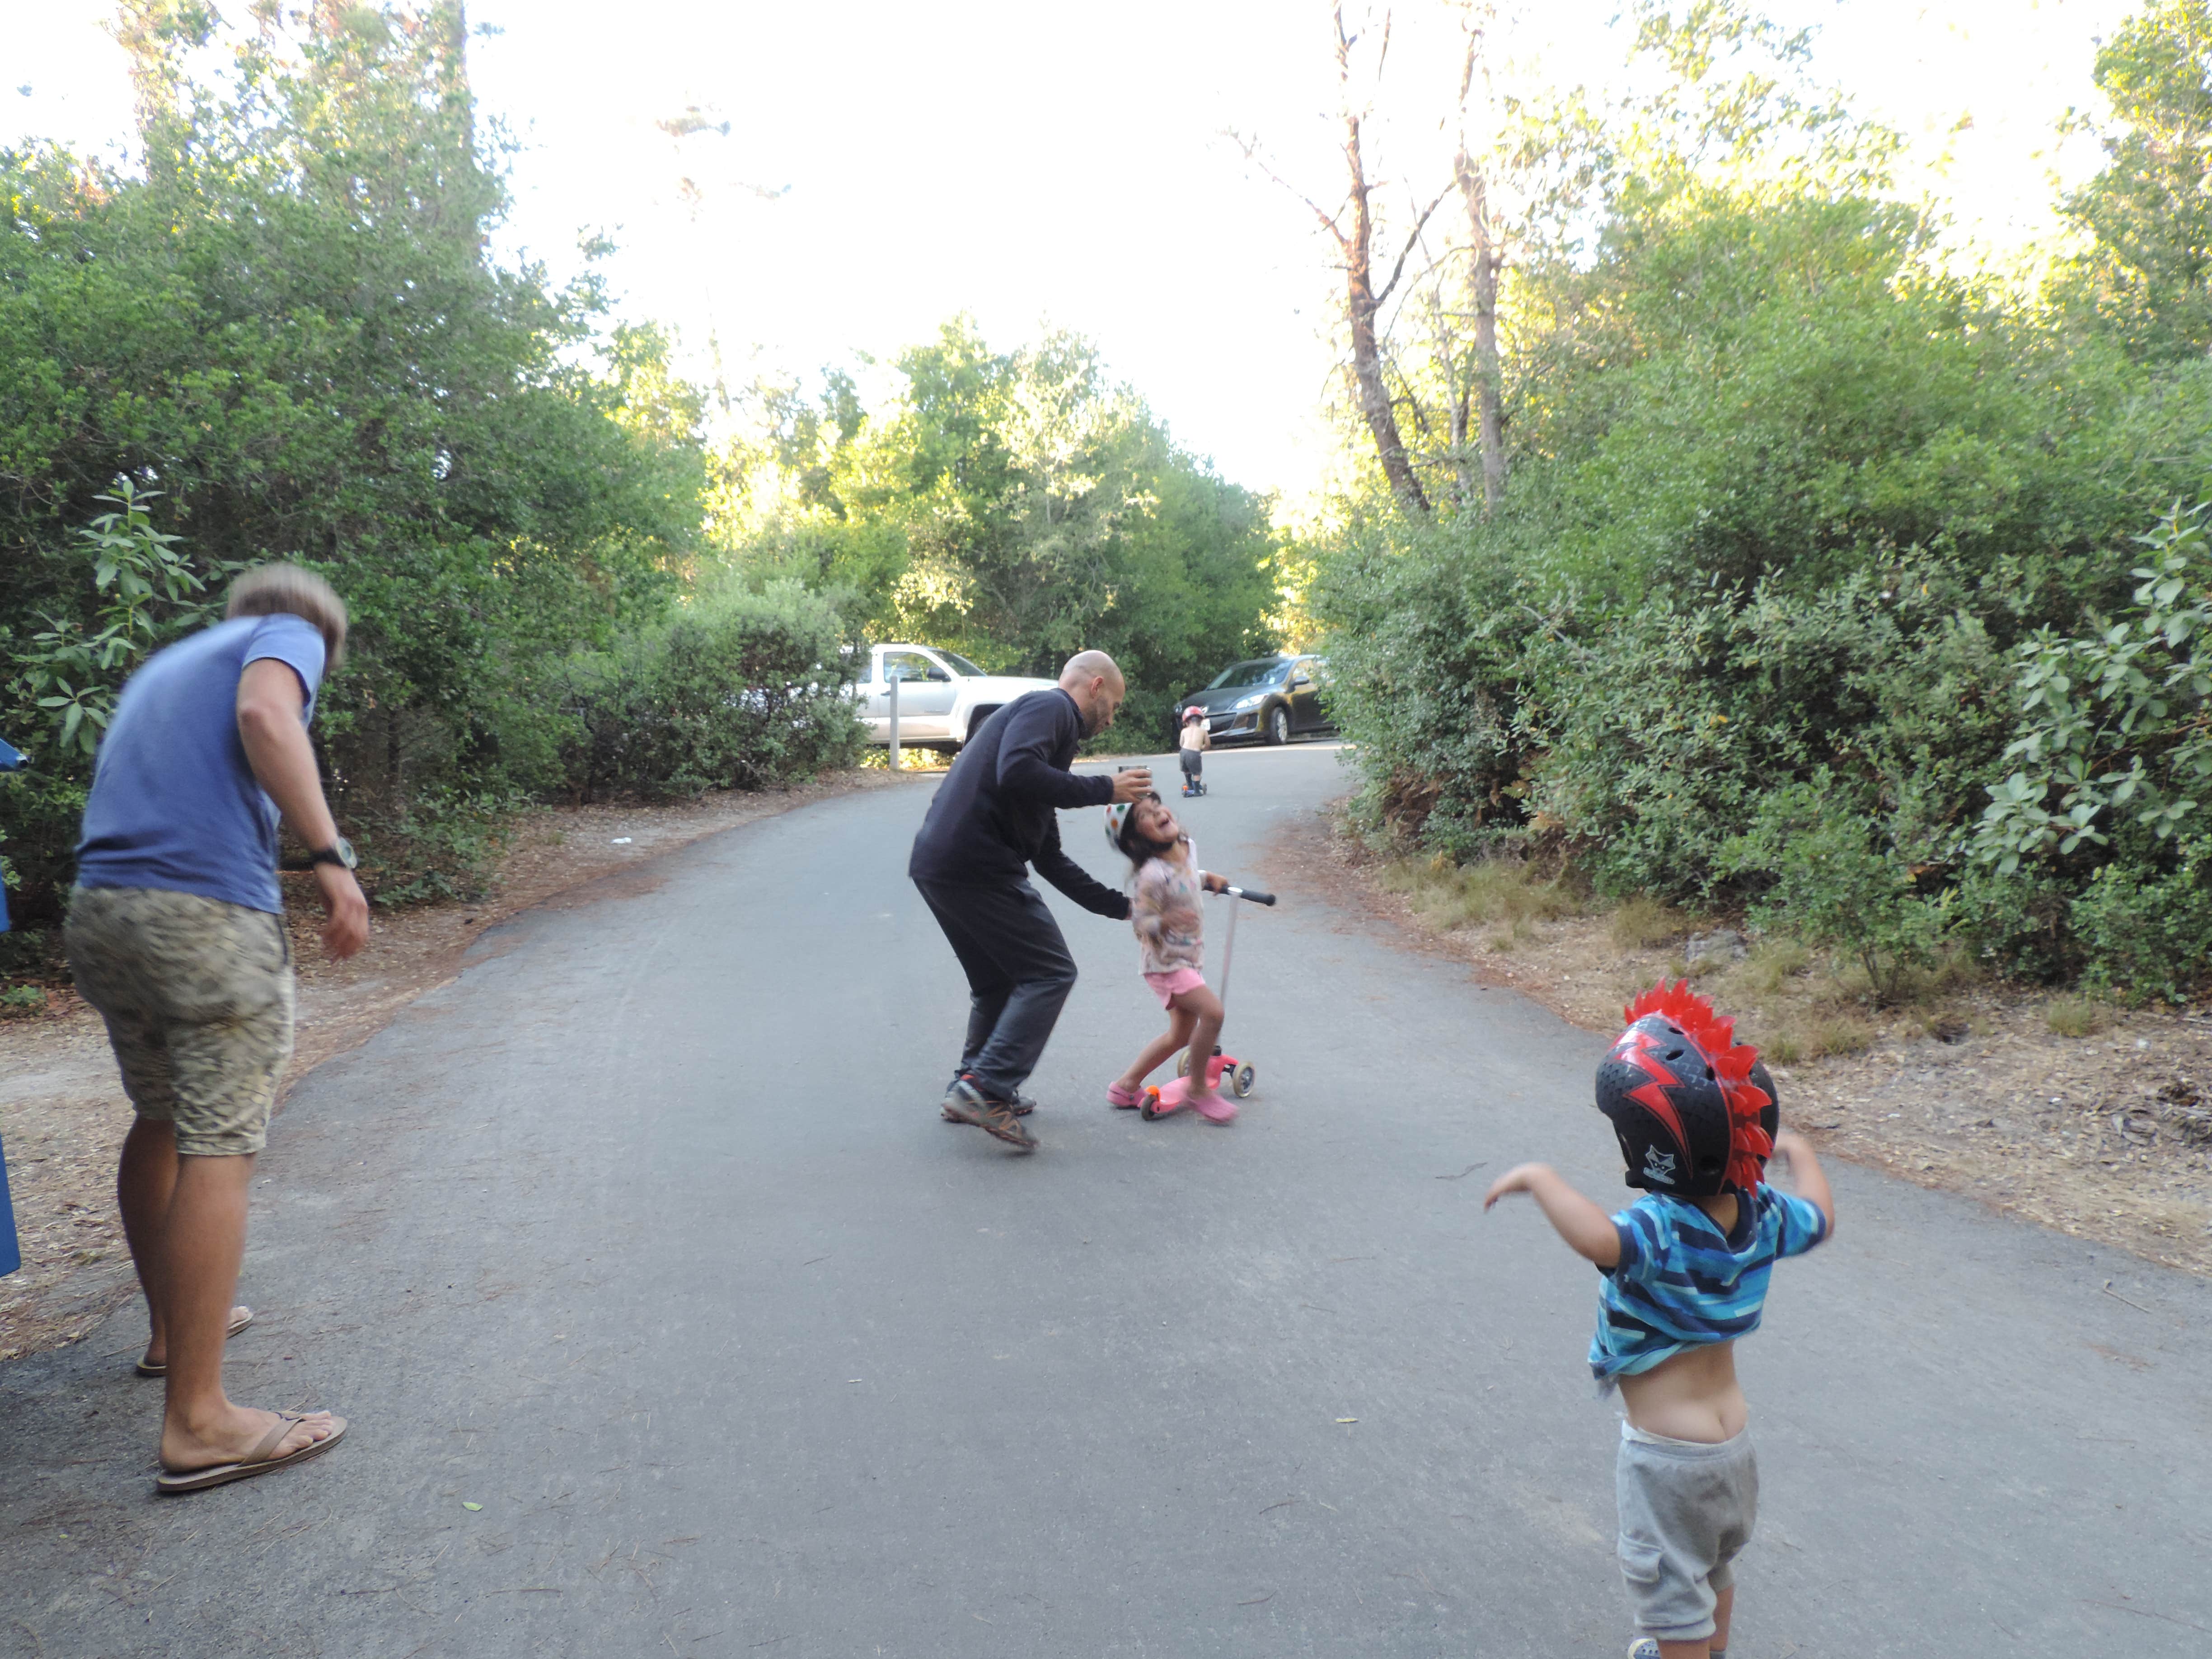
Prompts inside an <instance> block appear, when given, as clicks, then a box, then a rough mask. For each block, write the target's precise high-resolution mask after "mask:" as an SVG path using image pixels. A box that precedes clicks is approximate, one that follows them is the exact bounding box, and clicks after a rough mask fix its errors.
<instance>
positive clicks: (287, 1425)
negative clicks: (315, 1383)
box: [154, 1412, 346, 1492]
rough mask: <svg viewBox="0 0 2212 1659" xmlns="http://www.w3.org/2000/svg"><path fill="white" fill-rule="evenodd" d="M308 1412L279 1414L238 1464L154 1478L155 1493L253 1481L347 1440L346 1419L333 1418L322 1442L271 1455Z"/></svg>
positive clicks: (166, 1472) (169, 1471) (172, 1472)
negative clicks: (279, 1454)
mask: <svg viewBox="0 0 2212 1659" xmlns="http://www.w3.org/2000/svg"><path fill="white" fill-rule="evenodd" d="M306 1416H307V1413H305V1412H278V1413H276V1424H275V1425H274V1426H273V1427H271V1428H270V1431H269V1432H268V1433H266V1434H264V1435H263V1436H262V1437H261V1443H260V1444H259V1445H258V1446H256V1447H255V1448H254V1449H252V1451H250V1452H248V1453H246V1455H245V1456H243V1457H241V1458H240V1459H239V1460H238V1462H235V1463H216V1464H212V1465H210V1467H208V1468H204V1469H164V1470H162V1471H161V1474H157V1475H155V1477H154V1490H155V1492H199V1491H202V1490H204V1489H205V1488H206V1487H209V1486H225V1485H228V1483H229V1482H231V1481H233V1480H252V1478H253V1477H254V1476H255V1475H257V1474H268V1473H269V1471H270V1470H271V1469H282V1468H290V1467H291V1466H292V1465H293V1464H295V1463H304V1462H307V1460H308V1459H309V1458H311V1457H319V1456H320V1455H322V1454H323V1453H325V1452H326V1451H328V1450H329V1449H331V1447H333V1446H335V1445H337V1443H338V1442H339V1441H340V1440H342V1439H343V1438H344V1437H345V1431H346V1420H345V1419H343V1417H334V1418H332V1419H331V1431H330V1432H329V1433H328V1434H326V1435H325V1436H324V1437H322V1438H321V1439H320V1440H310V1441H309V1442H308V1443H307V1444H306V1445H304V1446H302V1447H301V1448H300V1449H299V1450H297V1451H290V1452H286V1453H285V1454H284V1455H283V1456H282V1457H272V1456H270V1453H271V1452H273V1451H275V1450H276V1443H277V1442H278V1441H280V1440H282V1439H283V1437H285V1436H286V1435H288V1434H289V1433H290V1432H291V1431H292V1425H294V1424H295V1423H297V1422H300V1421H301V1420H303V1419H305V1418H306Z"/></svg>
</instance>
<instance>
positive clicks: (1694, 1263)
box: [1482, 981, 1836, 1659]
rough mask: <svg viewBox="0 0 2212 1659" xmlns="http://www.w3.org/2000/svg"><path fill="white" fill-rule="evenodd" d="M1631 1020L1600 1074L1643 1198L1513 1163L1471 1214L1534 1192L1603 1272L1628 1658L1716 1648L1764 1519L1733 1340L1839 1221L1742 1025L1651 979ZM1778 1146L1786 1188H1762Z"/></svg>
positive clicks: (1597, 1365) (1604, 1382) (1603, 1103)
mask: <svg viewBox="0 0 2212 1659" xmlns="http://www.w3.org/2000/svg"><path fill="white" fill-rule="evenodd" d="M1627 1014H1628V1029H1627V1030H1626V1031H1624V1032H1622V1033H1621V1035H1620V1041H1619V1042H1615V1043H1614V1044H1613V1052H1612V1053H1611V1054H1607V1056H1606V1058H1605V1061H1604V1063H1603V1064H1602V1065H1601V1066H1599V1067H1598V1070H1597V1104H1598V1109H1599V1110H1600V1111H1601V1112H1603V1113H1604V1114H1605V1115H1606V1116H1607V1117H1608V1118H1610V1119H1612V1121H1613V1134H1614V1137H1615V1138H1616V1139H1618V1140H1619V1141H1620V1153H1621V1157H1622V1158H1623V1160H1624V1161H1626V1164H1627V1165H1628V1184H1629V1185H1630V1186H1632V1187H1641V1188H1644V1196H1643V1197H1642V1198H1640V1199H1638V1200H1637V1201H1636V1202H1635V1203H1633V1204H1632V1205H1630V1206H1628V1207H1627V1208H1626V1209H1625V1210H1623V1211H1622V1212H1620V1214H1618V1215H1614V1216H1608V1215H1607V1214H1606V1212H1604V1211H1603V1210H1601V1209H1600V1208H1599V1207H1598V1206H1596V1205H1595V1204H1593V1203H1591V1202H1590V1200H1588V1199H1587V1198H1584V1197H1583V1195H1582V1194H1580V1193H1578V1192H1577V1191H1575V1189H1574V1188H1571V1187H1570V1186H1568V1185H1567V1183H1566V1182H1564V1181H1562V1180H1561V1179H1560V1178H1559V1176H1558V1174H1557V1173H1556V1172H1554V1171H1553V1170H1551V1169H1550V1168H1548V1167H1547V1166H1546V1165H1544V1164H1522V1165H1521V1166H1520V1167H1519V1168H1517V1169H1514V1170H1507V1171H1506V1172H1505V1174H1504V1175H1502V1176H1499V1177H1498V1182H1497V1184H1496V1185H1495V1186H1493V1187H1492V1188H1491V1189H1490V1193H1489V1195H1488V1196H1487V1197H1486V1198H1485V1199H1484V1200H1482V1207H1483V1208H1484V1209H1488V1208H1489V1207H1490V1206H1492V1205H1493V1204H1495V1203H1497V1202H1498V1200H1499V1199H1501V1198H1503V1197H1504V1196H1505V1195H1506V1194H1508V1193H1527V1194H1528V1195H1529V1196H1530V1197H1532V1198H1534V1200H1536V1202H1537V1204H1538V1206H1540V1207H1541V1209H1542V1210H1543V1212H1544V1215H1545V1218H1547V1220H1549V1221H1550V1222H1551V1224H1552V1225H1553V1228H1554V1229H1556V1230H1557V1231H1558V1232H1559V1237H1561V1238H1562V1239H1564V1240H1565V1241H1566V1244H1567V1247H1568V1249H1571V1250H1573V1251H1574V1252H1575V1253H1576V1254H1577V1255H1580V1256H1582V1257H1583V1259H1584V1260H1586V1261H1589V1262H1590V1263H1592V1264H1593V1265H1594V1266H1595V1267H1596V1268H1597V1270H1598V1272H1599V1273H1601V1275H1603V1277H1602V1279H1601V1281H1600V1284H1599V1288H1598V1320H1597V1337H1596V1340H1595V1341H1593V1342H1592V1343H1591V1344H1590V1352H1589V1363H1590V1370H1592V1371H1593V1372H1594V1373H1595V1375H1596V1377H1597V1379H1598V1386H1599V1389H1601V1391H1606V1392H1609V1391H1611V1390H1612V1389H1614V1388H1616V1387H1618V1388H1619V1389H1620V1401H1621V1408H1622V1412H1623V1421H1622V1423H1621V1425H1620V1456H1619V1460H1618V1462H1617V1463H1616V1466H1615V1468H1614V1476H1613V1482H1614V1487H1615V1490H1616V1492H1618V1494H1619V1497H1620V1566H1621V1572H1622V1575H1623V1577H1626V1580H1627V1583H1628V1595H1629V1600H1630V1601H1631V1602H1632V1603H1633V1604H1634V1609H1635V1614H1636V1628H1637V1630H1638V1636H1637V1638H1636V1642H1635V1644H1634V1645H1633V1646H1632V1647H1631V1648H1630V1649H1629V1650H1628V1652H1629V1659H1724V1656H1725V1654H1726V1651H1727V1649H1728V1644H1729V1620H1730V1615H1731V1614H1732V1613H1734V1612H1735V1566H1734V1564H1735V1557H1736V1553H1737V1552H1738V1551H1740V1550H1741V1549H1742V1548H1743V1547H1744V1546H1745V1545H1746V1544H1747V1543H1748V1542H1749V1541H1751V1533H1752V1527H1753V1522H1755V1521H1756V1520H1757V1519H1758V1514H1759V1465H1758V1463H1757V1462H1755V1461H1754V1460H1753V1455H1752V1447H1751V1431H1750V1430H1749V1428H1748V1427H1747V1426H1746V1425H1747V1423H1748V1421H1749V1418H1750V1407H1748V1406H1747V1405H1746V1404H1745V1403H1744V1398H1743V1389H1742V1388H1741V1385H1740V1384H1738V1383H1737V1382H1736V1376H1735V1345H1736V1341H1737V1340H1738V1339H1739V1338H1741V1337H1746V1336H1749V1335H1750V1334H1752V1333H1753V1331H1755V1330H1757V1329H1758V1328H1759V1313H1760V1310H1762V1309H1763V1308H1764V1307H1765V1302H1766V1282H1767V1279H1769V1278H1770V1277H1771V1275H1772V1273H1773V1272H1774V1264H1775V1263H1776V1262H1777V1261H1779V1260H1780V1259H1781V1258H1783V1257H1784V1256H1789V1255H1802V1253H1803V1252H1805V1251H1807V1250H1809V1249H1812V1248H1813V1247H1814V1245H1816V1244H1818V1243H1820V1242H1821V1241H1822V1240H1824V1239H1826V1237H1828V1236H1829V1235H1830V1234H1831V1233H1832V1232H1833V1231H1835V1226H1836V1201H1835V1200H1834V1199H1833V1198H1832V1197H1831V1196H1830V1195H1829V1192H1828V1182H1827V1180H1826V1177H1825V1176H1822V1175H1821V1173H1820V1164H1819V1162H1818V1161H1817V1160H1816V1159H1815V1158H1814V1156H1813V1149H1812V1148H1811V1147H1810V1146H1808V1145H1806V1143H1805V1139H1804V1137H1803V1136H1802V1135H1796V1134H1792V1133H1789V1132H1788V1131H1787V1130H1784V1129H1783V1128H1782V1127H1781V1123H1780V1119H1779V1115H1778V1109H1777V1108H1776V1104H1775V1099H1774V1079H1772V1078H1771V1077H1770V1076H1768V1075H1767V1073H1766V1068H1765V1066H1760V1065H1759V1054H1758V1051H1757V1050H1756V1049H1753V1048H1747V1047H1744V1046H1743V1045H1741V1044H1739V1043H1738V1042H1736V1041H1735V1022H1734V1021H1733V1020H1728V1019H1723V1018H1719V1017H1718V1016H1717V1015H1716V1014H1715V1013H1714V1012H1713V1006H1712V1004H1711V1003H1710V1002H1707V1001H1706V1000H1705V998H1703V997H1701V996H1699V995H1697V994H1695V993H1694V992H1692V990H1691V989H1690V987H1689V982H1688V981H1682V982H1681V983H1680V984H1679V985H1674V986H1668V985H1663V984H1662V985H1659V986H1656V987H1653V988H1652V989H1651V990H1649V991H1647V992H1645V993H1644V994H1643V995H1642V996H1640V997H1638V998H1637V1000H1635V1001H1634V1002H1632V1003H1631V1004H1630V1005H1629V1006H1628V1009H1627ZM1775 1154H1779V1155H1780V1156H1781V1157H1782V1158H1784V1159H1786V1160H1787V1161H1788V1163H1789V1165H1790V1176H1792V1178H1793V1179H1794V1181H1795V1182H1796V1187H1797V1191H1796V1192H1795V1193H1783V1192H1777V1191H1776V1190H1775V1189H1774V1188H1771V1187H1770V1186H1768V1185H1767V1184H1766V1161H1767V1158H1769V1157H1770V1156H1771V1155H1775Z"/></svg>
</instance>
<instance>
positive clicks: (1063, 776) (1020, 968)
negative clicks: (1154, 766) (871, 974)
mask: <svg viewBox="0 0 2212 1659" xmlns="http://www.w3.org/2000/svg"><path fill="white" fill-rule="evenodd" d="M1127 695H1128V688H1127V686H1126V685H1124V684H1122V680H1121V670H1120V669H1119V668H1116V667H1115V665H1114V659H1113V658H1111V657H1109V656H1108V655H1107V654H1106V653H1104V652H1103V651H1085V652H1081V653H1078V654H1077V655H1075V656H1073V657H1071V658H1069V659H1068V663H1067V666H1066V667H1065V668H1063V669H1061V670H1060V684H1059V685H1058V686H1056V687H1055V688H1054V689H1053V690H1049V691H1031V692H1030V693H1028V694H1027V695H1025V696H1019V697H1017V698H1015V699H1014V701H1013V702H1010V703H1008V704H1007V705H1006V707H1005V708H1001V709H1000V711H999V712H998V713H997V714H994V715H992V716H991V718H990V719H989V720H986V721H985V722H984V723H983V729H982V730H981V731H980V732H976V733H975V735H974V736H972V737H970V738H969V739H968V741H967V743H966V744H964V745H963V747H962V749H961V750H960V758H959V759H957V760H956V761H955V762H953V763H952V769H951V771H950V772H948V773H946V774H945V781H944V782H943V783H941V784H939V786H938V789H937V797H936V799H934V800H933V801H931V802H930V804H929V816H928V817H926V818H924V819H923V820H922V821H921V833H920V834H918V835H916V836H915V838H914V854H913V856H912V857H911V858H910V859H909V860H908V861H907V874H908V875H909V876H911V877H913V878H914V884H915V886H916V887H918V888H920V889H921V896H922V898H923V900H924V901H925V902H927V904H928V906H929V908H930V910H931V912H932V914H933V915H935V916H936V917H937V924H938V926H939V927H942V928H944V929H945V938H946V939H948V940H950V941H951V945H952V952H953V954H954V955H955V956H957V957H959V958H960V966H961V968H962V969H963V970H964V971H965V972H966V973H967V975H968V989H969V1014H968V1042H967V1046H966V1047H965V1048H963V1050H962V1051H961V1055H960V1067H959V1070H958V1071H957V1073H955V1074H954V1076H953V1079H952V1086H951V1088H949V1089H947V1090H946V1091H945V1118H946V1119H947V1121H951V1122H954V1123H972V1124H974V1125H975V1127H977V1128H979V1129H981V1130H983V1131H984V1132H985V1133H988V1134H993V1135H996V1136H997V1137H998V1138H999V1139H1000V1140H1003V1141H1006V1142H1008V1143H1009V1144H1010V1145H1012V1146H1018V1147H1020V1148H1021V1149H1022V1150H1023V1151H1024V1152H1034V1151H1035V1150H1036V1139H1035V1138H1034V1137H1032V1136H1031V1135H1030V1132H1029V1129H1028V1127H1026V1126H1025V1125H1024V1123H1023V1122H1022V1119H1023V1118H1024V1117H1025V1116H1027V1115H1028V1114H1029V1112H1030V1108H1031V1107H1032V1106H1033V1105H1034V1104H1035V1103H1034V1102H1032V1101H1029V1100H1025V1099H1024V1098H1023V1097H1022V1093H1021V1085H1023V1083H1024V1082H1026V1081H1027V1080H1028V1079H1029V1075H1030V1073H1031V1072H1034V1071H1035V1070H1036V1063H1037V1060H1038V1059H1039V1058H1040V1057H1041V1056H1042V1054H1043V1053H1044V1045H1045V1043H1046V1042H1048V1040H1049V1039H1050V1038H1051V1036H1052V1028H1053V1026H1054V1024H1056V1023H1057V1022H1058V1021H1059V1018H1060V1007H1061V1005H1063V1004H1064V1003H1066V1000H1067V994H1068V993H1069V992H1070V991H1071V990H1073V988H1074V987H1075V959H1074V958H1073V957H1071V956H1069V955H1068V954H1067V941H1066V939H1064V938H1062V937H1061V935H1060V924H1059V923H1058V922H1056V921H1054V920H1053V919H1052V912H1051V911H1050V910H1049V909H1048V908H1045V902H1044V898H1043V896H1042V894H1040V893H1039V892H1038V891H1037V890H1036V888H1035V887H1033V886H1031V885H1030V879H1029V876H1030V870H1031V869H1032V868H1034V869H1035V870H1036V873H1037V874H1039V875H1041V876H1042V877H1043V878H1045V879H1046V880H1047V881H1048V882H1050V883H1051V884H1053V885H1054V886H1055V887H1057V888H1059V889H1060V891H1061V892H1063V893H1065V894H1066V895H1067V896H1068V897H1070V898H1072V899H1073V900H1074V901H1075V902H1077V903H1078V904H1079V905H1081V906H1082V907H1083V908H1085V909H1086V910H1090V911H1093V912H1095V913H1096V914H1097V915H1102V916H1110V917H1113V918H1114V919H1115V920H1116V921H1122V920H1126V919H1127V916H1128V914H1129V901H1128V898H1127V896H1126V895H1124V894H1121V893H1119V892H1116V891H1115V890H1114V889H1113V888H1110V887H1107V886H1104V885H1103V884H1100V883H1099V882H1097V881H1095V880H1093V879H1092V878H1091V872H1089V871H1087V870H1085V868H1084V867H1083V866H1081V865H1079V864H1078V863H1076V861H1075V860H1073V859H1071V858H1070V857H1068V856H1067V854H1066V853H1065V852H1064V851H1062V850H1061V848H1060V818H1059V817H1058V813H1059V811H1060V809H1061V808H1063V807H1072V806H1104V805H1108V804H1109V803H1110V802H1113V801H1129V800H1135V799H1137V798H1138V797H1139V796H1140V795H1145V794H1148V793H1151V790H1152V774H1151V773H1150V772H1149V771H1146V770H1144V769H1132V770H1130V771H1127V772H1118V773H1116V774H1115V775H1114V776H1112V777H1110V778H1107V777H1080V778H1079V777H1077V776H1076V775H1074V774H1073V773H1072V772H1070V771H1069V770H1068V767H1069V765H1070V764H1071V763H1073V761H1074V759H1075V746H1076V744H1079V743H1080V742H1081V741H1082V740H1083V739H1084V738H1087V737H1096V736H1097V734H1098V733H1099V732H1103V731H1104V730H1105V729H1106V728H1107V727H1108V726H1111V725H1113V724H1114V716H1115V713H1116V712H1117V711H1118V710H1119V709H1120V708H1121V700H1122V698H1124V697H1125V696H1127Z"/></svg>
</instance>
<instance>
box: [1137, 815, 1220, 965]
mask: <svg viewBox="0 0 2212 1659" xmlns="http://www.w3.org/2000/svg"><path fill="white" fill-rule="evenodd" d="M1182 854H1183V862H1182V863H1181V864H1170V863H1169V862H1168V860H1165V859H1147V860H1145V867H1144V868H1143V869H1141V870H1139V871H1138V872H1137V880H1136V887H1135V890H1134V891H1133V893H1132V894H1131V895H1130V898H1129V925H1130V926H1131V927H1133V928H1135V929H1136V932H1137V951H1138V954H1139V958H1140V960H1141V961H1142V962H1143V964H1144V965H1143V967H1142V968H1141V969H1139V972H1142V973H1147V974H1172V973H1174V972H1175V971H1176V969H1178V968H1190V969H1199V970H1203V969H1204V968H1205V967H1206V919H1205V916H1204V915H1203V914H1202V913H1201V912H1200V909H1199V904H1200V901H1201V900H1202V899H1203V898H1204V896H1205V895H1206V885H1205V882H1204V879H1203V878H1204V873H1205V872H1202V871H1201V870H1200V868H1199V867H1198V853H1197V850H1196V849H1195V848H1193V847H1192V846H1191V844H1190V838H1189V837H1188V836H1184V837H1183V843H1182Z"/></svg>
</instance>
